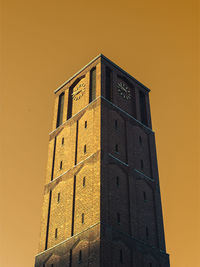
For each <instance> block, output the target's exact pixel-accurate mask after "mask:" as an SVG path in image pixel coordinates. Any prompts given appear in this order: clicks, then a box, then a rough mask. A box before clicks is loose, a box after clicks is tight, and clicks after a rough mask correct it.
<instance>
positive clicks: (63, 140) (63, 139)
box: [62, 137, 65, 145]
mask: <svg viewBox="0 0 200 267" xmlns="http://www.w3.org/2000/svg"><path fill="white" fill-rule="evenodd" d="M64 142H65V138H64V137H63V138H62V145H64Z"/></svg>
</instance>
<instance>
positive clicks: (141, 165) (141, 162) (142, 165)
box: [140, 159, 144, 170]
mask: <svg viewBox="0 0 200 267" xmlns="http://www.w3.org/2000/svg"><path fill="white" fill-rule="evenodd" d="M140 167H141V170H143V167H144V164H143V160H142V159H141V160H140Z"/></svg>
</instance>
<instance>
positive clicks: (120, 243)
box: [35, 55, 169, 267]
mask: <svg viewBox="0 0 200 267" xmlns="http://www.w3.org/2000/svg"><path fill="white" fill-rule="evenodd" d="M149 91H150V90H149V89H148V88H147V87H145V86H144V85H142V84H141V83H140V82H138V81H137V80H136V79H134V78H133V77H132V76H131V75H129V74H128V73H127V72H125V71H124V70H122V69H121V68H120V67H118V66H117V65H115V64H114V63H113V62H111V61H110V60H109V59H107V58H106V57H105V56H103V55H99V56H97V57H96V58H95V59H93V60H92V61H91V62H90V63H89V64H87V65H86V66H85V67H83V68H82V69H81V70H80V71H79V72H77V73H76V74H75V75H74V76H73V77H71V78H70V79H69V80H67V81H66V82H65V83H64V84H62V85H61V86H60V87H59V88H58V89H57V90H55V96H56V98H55V109H54V115H53V131H52V132H51V133H50V134H49V152H48V163H47V174H46V182H45V188H44V202H43V209H42V220H41V235H40V244H39V253H38V254H37V255H36V261H35V267H76V266H80V267H83V266H84V267H86V266H87V267H88V266H89V267H118V266H119V267H122V266H124V267H169V256H168V254H166V250H165V239H164V229H163V218H162V208H161V199H160V189H159V177H158V169H157V159H156V147H155V137H154V132H153V131H152V128H151V116H150V107H149Z"/></svg>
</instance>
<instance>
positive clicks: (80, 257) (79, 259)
mask: <svg viewBox="0 0 200 267" xmlns="http://www.w3.org/2000/svg"><path fill="white" fill-rule="evenodd" d="M78 261H79V263H81V262H82V251H81V250H80V251H79V256H78Z"/></svg>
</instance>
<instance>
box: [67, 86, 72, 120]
mask: <svg viewBox="0 0 200 267" xmlns="http://www.w3.org/2000/svg"><path fill="white" fill-rule="evenodd" d="M72 93H73V86H71V87H70V88H69V93H68V108H67V119H70V118H71V116H72V105H73V102H72Z"/></svg>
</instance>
